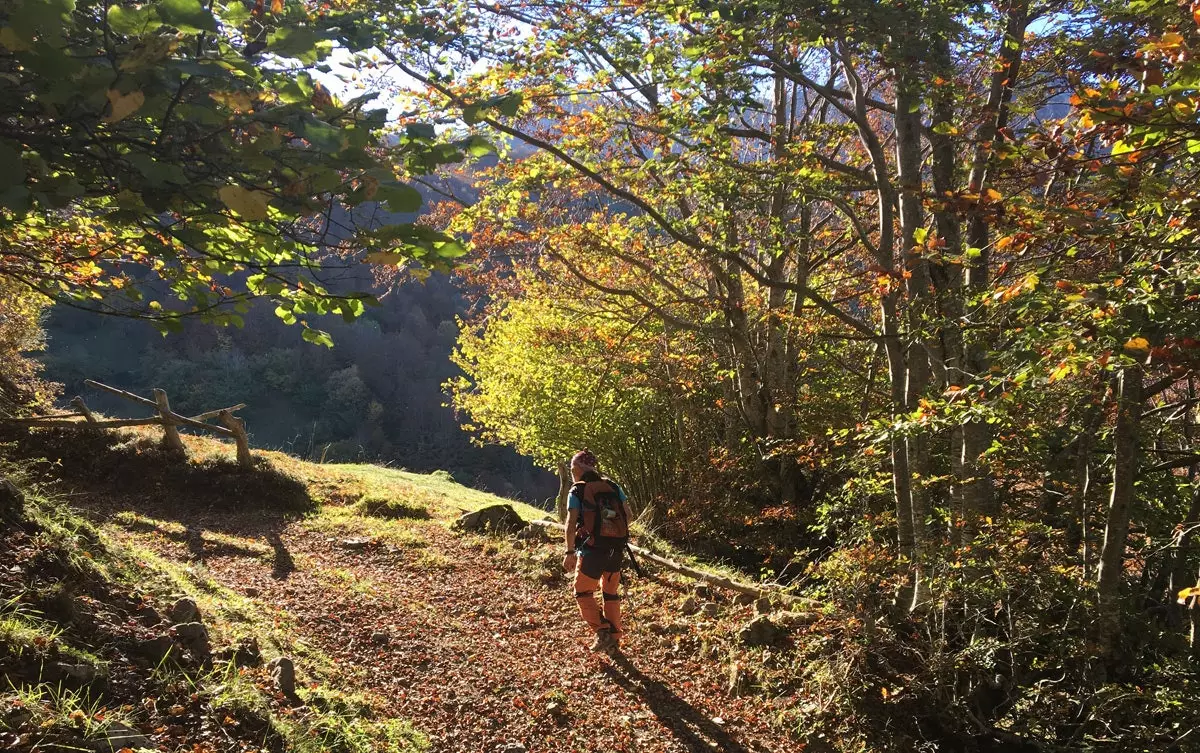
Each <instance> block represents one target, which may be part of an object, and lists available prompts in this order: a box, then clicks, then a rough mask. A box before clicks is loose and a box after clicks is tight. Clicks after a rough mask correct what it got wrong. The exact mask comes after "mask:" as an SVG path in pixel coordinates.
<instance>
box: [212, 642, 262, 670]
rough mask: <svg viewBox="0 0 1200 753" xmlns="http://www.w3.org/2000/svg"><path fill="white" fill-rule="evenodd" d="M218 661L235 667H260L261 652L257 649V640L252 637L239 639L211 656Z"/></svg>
mask: <svg viewBox="0 0 1200 753" xmlns="http://www.w3.org/2000/svg"><path fill="white" fill-rule="evenodd" d="M213 658H214V659H216V660H218V661H227V662H232V663H233V666H235V667H261V666H262V651H260V650H259V648H258V639H257V638H255V637H254V636H247V637H245V638H241V639H240V640H238V642H237V643H235V644H233V645H232V646H226V647H225V648H223V649H221V650H220V651H218V652H216V653H215V654H213Z"/></svg>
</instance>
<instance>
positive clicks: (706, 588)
mask: <svg viewBox="0 0 1200 753" xmlns="http://www.w3.org/2000/svg"><path fill="white" fill-rule="evenodd" d="M715 593H716V592H715V591H714V590H713V587H712V586H710V585H708V584H707V583H698V584H696V598H698V599H706V600H711V599H712V598H713V596H714V594H715Z"/></svg>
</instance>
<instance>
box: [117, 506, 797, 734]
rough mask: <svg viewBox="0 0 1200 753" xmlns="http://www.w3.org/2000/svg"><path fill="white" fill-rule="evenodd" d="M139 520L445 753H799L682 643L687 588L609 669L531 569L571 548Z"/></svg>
mask: <svg viewBox="0 0 1200 753" xmlns="http://www.w3.org/2000/svg"><path fill="white" fill-rule="evenodd" d="M138 512H140V513H142V514H145V515H149V516H156V514H157V515H162V516H164V517H169V518H171V519H173V520H175V521H178V522H179V523H182V524H183V525H184V526H185V527H186V529H187V530H188V532H189V535H188V537H186V540H179V538H180V537H175V538H174V539H173V538H171V537H165V536H162V535H156V534H155V533H154V531H153V530H149V531H148V530H127V531H126V535H129V536H133V537H136V538H137V539H139V541H140V543H142V544H145V545H150V546H152V547H154V548H155V549H157V550H158V551H160V552H161V553H163V554H167V555H168V556H170V557H172V558H175V559H178V560H180V561H196V560H202V561H203V562H204V564H205V565H206V566H207V568H208V570H209V571H210V572H211V573H212V575H213V577H214V578H216V579H217V580H218V581H219V582H221V583H222V584H223V585H225V586H227V587H229V588H231V589H233V590H235V591H238V592H240V593H242V594H245V595H248V596H250V597H252V598H254V599H255V600H256V601H258V602H260V603H261V604H262V605H264V607H266V608H268V609H269V608H278V609H282V610H286V612H287V613H289V614H290V615H291V617H292V618H293V619H294V620H295V622H296V624H297V625H298V632H299V635H298V636H297V638H298V639H300V640H303V641H305V642H307V643H309V644H310V645H313V646H315V647H317V648H319V649H320V650H321V651H323V652H325V653H327V654H328V655H329V656H331V657H332V658H333V659H334V661H335V662H336V664H337V666H338V668H339V670H341V672H344V675H345V678H346V680H347V681H348V682H350V683H351V684H354V685H359V686H360V688H361V689H366V690H371V691H375V692H376V693H378V694H380V695H381V696H382V697H384V698H387V699H389V701H390V703H391V707H390V708H389V711H390V712H391V713H393V714H394V715H395V716H398V717H404V718H407V719H410V720H411V721H412V722H413V723H414V725H415V726H416V727H417V728H418V729H420V730H421V731H423V732H424V733H425V734H427V735H428V736H429V738H430V740H431V743H432V745H431V749H432V750H433V751H438V752H439V753H440V752H442V751H452V752H462V753H468V752H469V753H494V752H495V751H503V750H505V748H506V746H509V745H511V744H513V743H519V744H520V745H523V746H524V747H525V749H527V750H528V751H531V753H542V752H543V751H546V752H548V751H556V752H565V751H579V752H580V753H583V751H589V752H590V751H639V752H641V751H646V752H651V751H672V752H674V751H711V750H719V751H728V752H730V753H739V752H744V751H752V752H754V753H762V752H767V751H785V750H786V751H794V750H797V749H798V748H797V743H796V741H795V740H794V739H788V738H787V736H785V735H783V734H781V732H780V731H779V730H777V729H772V725H771V722H770V720H772V719H774V718H777V716H778V708H777V707H776V706H777V705H779V703H778V702H776V705H772V704H769V703H767V702H766V701H764V700H763V699H760V698H756V697H750V698H730V697H729V696H728V694H727V693H726V692H725V683H726V676H727V673H728V666H727V665H726V664H724V663H722V662H720V661H717V660H714V659H712V658H709V659H704V658H702V656H703V655H704V651H705V647H706V639H705V638H704V635H705V634H706V633H705V632H704V630H708V631H712V630H714V629H720V628H719V627H718V625H716V624H708V625H704V626H699V627H697V626H692V625H686V624H683V621H684V619H683V618H682V617H681V616H680V615H678V614H674V613H672V607H673V606H675V605H678V604H679V602H680V601H682V599H683V598H684V596H685V595H686V594H685V592H684V589H685V588H686V587H685V586H684V585H682V584H679V583H673V582H667V581H648V580H643V579H634V580H633V581H632V583H631V584H628V585H627V586H626V589H625V609H626V614H627V615H628V617H627V621H628V623H629V624H628V627H629V638H628V639H627V641H626V646H625V656H626V657H627V658H625V659H619V660H615V661H614V660H610V659H609V658H607V657H598V656H596V655H594V654H590V653H588V652H587V651H586V643H587V641H588V638H589V636H588V635H586V631H585V629H584V627H583V625H582V622H581V621H580V620H579V618H578V615H577V613H576V612H575V606H574V601H573V599H572V598H571V593H570V588H569V584H568V582H567V581H566V580H564V579H562V578H559V579H558V580H556V581H555V582H552V583H549V584H544V583H540V582H538V580H537V579H536V578H533V577H529V576H528V570H525V571H522V568H521V563H520V561H519V558H520V557H535V558H537V557H543V558H544V557H551V556H554V554H555V553H557V551H558V549H559V548H560V547H558V546H555V545H553V544H550V543H547V544H543V545H539V546H538V547H537V548H536V550H534V551H528V552H511V551H509V552H507V553H506V554H505V555H501V554H497V553H495V552H489V551H488V550H490V549H494V548H495V546H494V545H490V546H489V544H488V543H487V542H486V541H485V540H483V539H478V538H474V537H466V538H463V537H459V536H456V535H455V534H452V533H451V532H449V531H448V530H447V529H446V528H445V527H444V525H442V524H441V523H438V522H435V521H424V522H420V523H413V524H412V525H411V526H410V528H409V529H407V530H409V531H411V534H409V535H407V536H406V541H405V542H402V543H401V545H395V544H389V543H378V542H376V543H372V544H371V545H369V546H367V547H365V548H363V549H361V550H348V549H346V548H344V547H343V545H342V542H343V540H344V539H346V538H347V537H352V536H354V535H355V534H356V533H361V532H360V531H355V530H354V529H353V528H346V529H343V530H341V531H338V530H331V529H330V528H329V527H324V528H321V527H314V526H313V525H311V524H306V523H305V522H304V521H291V522H288V521H285V520H280V519H277V518H276V519H266V518H264V517H262V516H258V515H255V514H254V513H233V514H231V513H229V512H227V511H222V512H220V513H219V514H217V513H212V514H205V513H199V512H194V513H181V511H180V510H179V508H178V507H174V508H173V509H170V510H159V511H157V513H156V511H155V510H154V509H147V507H146V506H145V504H144V503H143V504H142V505H141V506H140V509H139V510H138ZM350 520H354V519H353V518H350ZM351 525H353V524H351ZM204 531H215V532H221V533H226V534H231V535H237V536H242V537H249V538H252V539H255V540H259V541H261V540H264V539H265V540H266V541H267V542H268V543H269V544H270V545H271V547H272V549H273V552H274V554H273V556H266V557H264V556H255V555H254V554H253V553H252V552H250V551H242V550H239V549H238V548H237V547H229V546H212V545H211V544H209V543H207V542H206V541H204V540H201V538H200V537H201V535H202V532H204ZM722 613H723V616H724V619H725V621H726V624H725V625H724V629H726V630H728V629H729V628H730V627H732V625H734V624H736V621H738V620H744V619H745V618H747V617H748V616H749V608H748V607H735V606H733V605H732V604H730V603H728V602H727V601H726V602H724V603H723V604H722ZM743 613H744V614H743ZM709 634H711V633H709ZM301 669H303V668H302V667H301ZM355 689H359V688H355ZM511 749H512V750H521V748H516V747H514V748H511Z"/></svg>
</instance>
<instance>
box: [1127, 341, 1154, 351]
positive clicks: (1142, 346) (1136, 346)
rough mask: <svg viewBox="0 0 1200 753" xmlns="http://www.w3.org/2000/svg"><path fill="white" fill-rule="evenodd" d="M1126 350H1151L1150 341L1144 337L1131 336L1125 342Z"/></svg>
mask: <svg viewBox="0 0 1200 753" xmlns="http://www.w3.org/2000/svg"><path fill="white" fill-rule="evenodd" d="M1125 350H1132V351H1135V352H1141V353H1144V352H1146V351H1148V350H1150V341H1148V340H1147V339H1146V338H1144V337H1131V338H1129V340H1127V341H1126V342H1125Z"/></svg>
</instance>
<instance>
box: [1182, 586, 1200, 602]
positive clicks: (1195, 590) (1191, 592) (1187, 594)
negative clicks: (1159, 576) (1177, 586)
mask: <svg viewBox="0 0 1200 753" xmlns="http://www.w3.org/2000/svg"><path fill="white" fill-rule="evenodd" d="M1193 596H1200V586H1192V587H1191V588H1185V589H1183V590H1182V591H1180V592H1179V603H1180V604H1182V603H1184V602H1185V601H1187V600H1188V599H1190V598H1192V597H1193Z"/></svg>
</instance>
